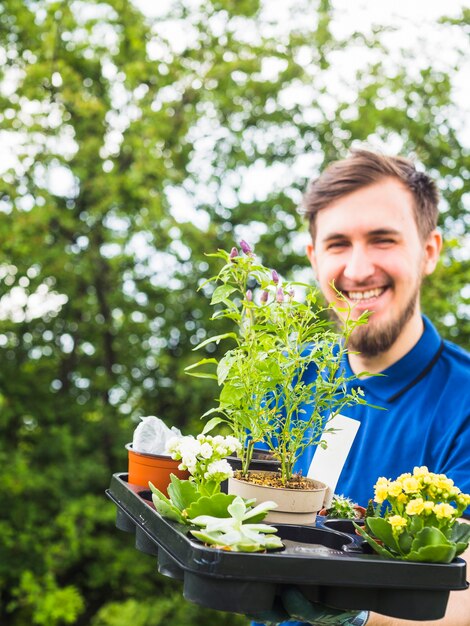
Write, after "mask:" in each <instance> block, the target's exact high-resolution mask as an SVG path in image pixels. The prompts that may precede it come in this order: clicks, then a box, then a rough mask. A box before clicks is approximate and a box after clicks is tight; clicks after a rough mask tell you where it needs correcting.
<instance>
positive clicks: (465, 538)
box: [450, 522, 470, 545]
mask: <svg viewBox="0 0 470 626" xmlns="http://www.w3.org/2000/svg"><path fill="white" fill-rule="evenodd" d="M450 539H451V541H455V543H461V542H462V543H465V545H468V543H469V541H470V524H466V523H464V522H455V524H454V525H453V526H452V532H451V535H450Z"/></svg>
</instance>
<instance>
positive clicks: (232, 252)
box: [230, 246, 238, 261]
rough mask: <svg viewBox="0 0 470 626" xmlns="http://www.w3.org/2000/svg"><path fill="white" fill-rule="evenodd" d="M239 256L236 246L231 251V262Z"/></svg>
mask: <svg viewBox="0 0 470 626" xmlns="http://www.w3.org/2000/svg"><path fill="white" fill-rule="evenodd" d="M237 256H238V250H237V249H236V248H235V246H234V247H233V248H232V249H231V250H230V260H231V261H233V259H235V258H236V257H237Z"/></svg>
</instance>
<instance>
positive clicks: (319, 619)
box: [250, 586, 368, 626]
mask: <svg viewBox="0 0 470 626" xmlns="http://www.w3.org/2000/svg"><path fill="white" fill-rule="evenodd" d="M250 617H251V619H254V620H255V621H256V622H258V623H264V624H280V623H282V622H286V623H289V622H291V621H299V622H306V623H308V624H313V625H314V626H363V625H364V624H365V623H366V621H367V617H368V613H367V612H365V611H361V612H358V611H341V610H339V609H333V608H330V607H327V606H324V605H323V604H318V603H316V602H310V601H309V600H307V598H306V597H305V596H304V595H303V593H302V592H301V591H300V589H299V588H298V587H293V586H285V587H283V588H282V590H281V596H280V598H276V603H275V605H274V607H273V609H272V610H270V611H264V612H263V613H257V614H256V615H253V616H250Z"/></svg>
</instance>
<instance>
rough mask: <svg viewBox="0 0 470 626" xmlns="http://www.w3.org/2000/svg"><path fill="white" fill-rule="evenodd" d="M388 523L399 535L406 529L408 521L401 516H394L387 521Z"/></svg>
mask: <svg viewBox="0 0 470 626" xmlns="http://www.w3.org/2000/svg"><path fill="white" fill-rule="evenodd" d="M387 522H388V523H389V524H390V526H391V527H392V528H393V530H394V531H396V532H397V533H401V532H403V529H404V528H405V527H406V524H407V522H406V519H405V518H404V517H402V516H401V515H392V516H391V517H389V518H388V519H387Z"/></svg>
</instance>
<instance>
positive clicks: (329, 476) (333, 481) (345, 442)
mask: <svg viewBox="0 0 470 626" xmlns="http://www.w3.org/2000/svg"><path fill="white" fill-rule="evenodd" d="M360 425H361V423H360V422H358V421H357V420H354V419H352V418H350V417H346V416H344V415H336V416H335V417H333V418H332V419H331V420H330V421H329V422H328V425H327V429H330V428H334V429H335V432H331V433H324V434H323V436H322V439H323V440H324V441H325V442H326V443H327V448H326V449H323V448H321V447H320V446H317V449H316V450H315V454H314V455H313V459H312V462H311V463H310V467H309V470H308V474H307V476H308V477H309V478H313V479H314V480H319V481H321V482H322V483H325V484H326V485H328V489H327V492H326V495H325V502H324V506H325V508H328V507H329V506H330V504H331V499H332V498H333V494H334V492H335V489H336V485H337V483H338V479H339V477H340V474H341V471H342V469H343V467H344V464H345V463H346V459H347V458H348V454H349V451H350V450H351V446H352V444H353V442H354V439H355V437H356V434H357V431H358V430H359V426H360Z"/></svg>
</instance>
